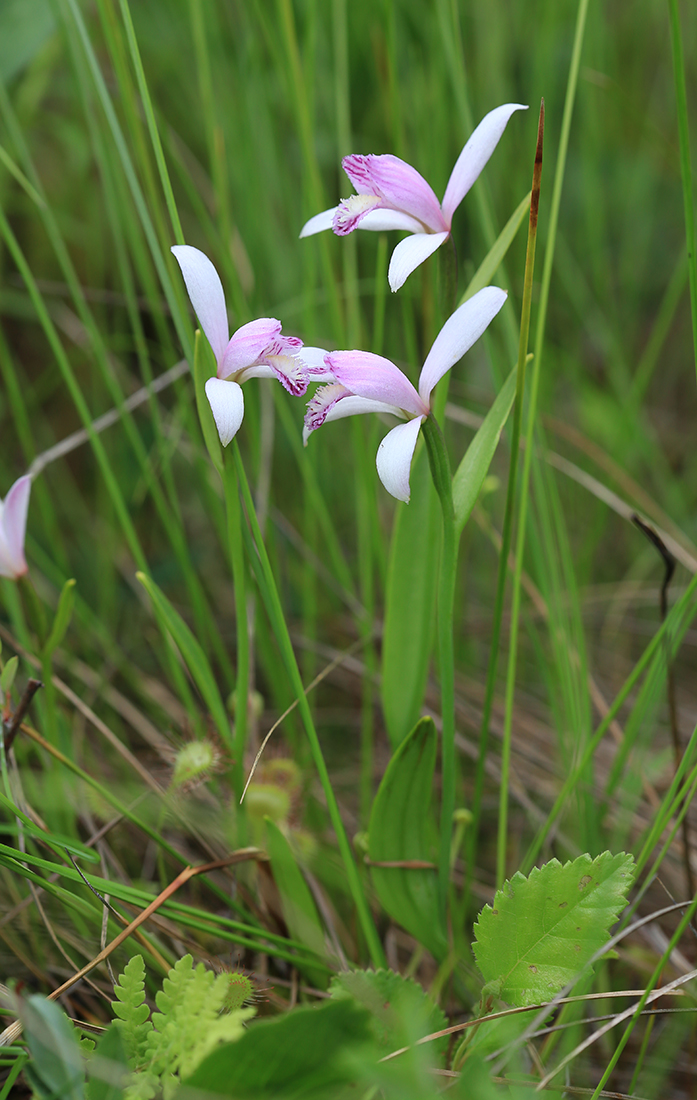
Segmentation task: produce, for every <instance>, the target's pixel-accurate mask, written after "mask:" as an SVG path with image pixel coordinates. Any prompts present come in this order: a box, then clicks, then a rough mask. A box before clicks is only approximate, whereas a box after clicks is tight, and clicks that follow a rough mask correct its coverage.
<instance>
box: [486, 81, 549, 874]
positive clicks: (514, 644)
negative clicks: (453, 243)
mask: <svg viewBox="0 0 697 1100" xmlns="http://www.w3.org/2000/svg"><path fill="white" fill-rule="evenodd" d="M544 128H545V105H544V100H543V101H542V103H541V105H540V121H539V126H538V130H537V149H536V151H535V167H534V169H533V174H532V197H531V199H530V226H529V229H528V247H527V253H526V256H525V282H524V285H523V307H522V310H521V315H520V344H519V347H518V380H519V392H517V393H516V407H515V429H514V435H515V439H514V441H512V443H511V447H512V449H513V451H512V455H511V458H513V454H515V455H516V456H517V453H518V446H519V438H520V424H521V419H522V412H523V408H522V404H523V402H522V397H523V386H524V384H525V363H526V361H527V354H528V336H529V333H530V307H531V304H532V276H533V271H534V270H535V244H536V242H537V215H538V209H539V205H540V184H541V181H542V147H543V139H544ZM538 381H539V371H535V386H534V387H533V395H532V397H531V400H530V407H529V409H528V420H527V429H526V442H527V448H526V454H525V464H524V469H523V476H522V478H521V499H520V511H519V516H518V532H517V538H516V560H515V568H514V573H513V595H512V607H511V636H510V643H509V649H508V668H507V672H506V713H505V718H504V725H503V745H502V749H501V789H500V795H499V828H498V840H497V849H496V885H497V887H499V888H500V887H501V886H502V885H503V881H504V879H505V877H506V846H507V841H508V784H509V777H510V771H511V742H512V737H513V697H514V693H515V676H516V665H517V656H518V625H519V622H520V595H521V575H522V568H523V550H524V546H525V525H526V519H527V501H528V492H527V490H528V484H529V478H530V460H531V457H532V451H533V446H532V433H533V427H534V421H535V409H536V405H537V384H538ZM517 389H518V387H517ZM511 481H512V482H513V486H512V494H511V516H512V514H513V506H514V500H515V498H514V494H515V473H514V472H513V476H512V478H511ZM509 488H510V486H509ZM507 558H508V547H506V550H505V555H504V553H503V549H502V553H501V559H502V561H503V562H504V564H505V563H506V561H507ZM504 577H505V573H504Z"/></svg>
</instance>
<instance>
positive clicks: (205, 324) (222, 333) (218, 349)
mask: <svg viewBox="0 0 697 1100" xmlns="http://www.w3.org/2000/svg"><path fill="white" fill-rule="evenodd" d="M170 251H171V252H173V253H174V256H175V258H176V261H177V263H178V264H179V266H180V268H181V272H182V275H183V276H184V282H185V283H186V289H187V292H188V295H189V298H190V300H191V304H192V306H193V307H194V310H195V312H196V316H197V317H198V320H199V324H200V326H201V328H202V329H203V331H204V333H205V334H206V338H207V340H208V343H209V344H210V345H211V347H212V348H213V353H214V355H215V358H216V362H217V363H218V366H220V361H221V360H222V358H223V355H224V353H225V348H226V346H227V342H228V340H229V338H230V329H229V327H228V321H227V310H226V309H225V295H224V293H223V284H222V283H221V281H220V276H219V275H218V272H217V271H216V270H215V268H214V267H213V264H212V263H211V261H210V260H209V259H208V257H207V256H205V255H204V254H203V252H200V251H199V249H198V248H192V247H191V245H188V244H175V245H173V247H172V248H171V250H170Z"/></svg>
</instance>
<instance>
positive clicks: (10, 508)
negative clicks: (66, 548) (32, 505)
mask: <svg viewBox="0 0 697 1100" xmlns="http://www.w3.org/2000/svg"><path fill="white" fill-rule="evenodd" d="M30 491H31V478H30V477H29V475H28V474H25V476H24V477H20V478H18V480H17V481H15V483H14V485H13V486H12V488H11V489H10V491H9V492H8V494H7V496H6V497H5V500H4V501H3V502H1V503H0V576H2V577H12V579H13V580H16V579H17V578H18V577H21V576H23V574H24V573H26V571H27V562H26V558H25V557H24V536H25V533H26V529H27V510H28V508H29V493H30Z"/></svg>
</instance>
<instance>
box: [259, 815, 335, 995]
mask: <svg viewBox="0 0 697 1100" xmlns="http://www.w3.org/2000/svg"><path fill="white" fill-rule="evenodd" d="M264 820H265V822H266V847H267V849H268V853H269V856H270V857H271V869H272V871H273V877H274V879H275V880H276V885H277V887H278V892H279V894H280V895H281V908H282V909H283V916H284V918H285V922H286V924H287V925H288V931H289V932H290V934H291V936H293V938H294V939H296V940H300V942H301V943H304V944H305V945H306V946H307V947H309V948H310V950H311V951H314V952H315V954H316V955H318V956H319V957H320V958H321V959H323V958H324V957H325V956H326V948H325V942H324V930H323V928H322V923H321V921H320V919H319V916H318V913H317V907H316V905H315V902H314V899H313V897H312V894H311V893H310V889H309V887H308V885H307V883H306V882H305V879H304V878H303V875H302V871H301V870H300V868H299V867H298V864H297V862H296V859H295V856H294V855H293V850H292V848H291V846H290V844H289V843H288V841H287V839H286V837H285V836H284V835H283V833H282V832H281V830H280V829H279V828H278V826H277V825H276V823H275V822H274V821H272V820H271V818H270V817H266V818H265V819H264ZM298 966H300V967H301V968H302V969H304V970H305V971H306V972H307V974H308V977H309V978H310V980H311V981H312V982H313V983H315V984H317V983H318V984H319V987H320V988H321V989H324V988H325V987H326V985H327V974H326V973H325V972H324V971H322V970H318V969H317V968H316V967H315V968H313V967H311V966H309V965H307V964H306V963H305V961H304V960H303V961H302V962H301V961H300V960H298Z"/></svg>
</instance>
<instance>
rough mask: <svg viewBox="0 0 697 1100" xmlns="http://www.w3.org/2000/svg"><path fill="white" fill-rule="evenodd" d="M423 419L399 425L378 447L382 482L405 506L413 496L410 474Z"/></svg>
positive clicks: (417, 418)
mask: <svg viewBox="0 0 697 1100" xmlns="http://www.w3.org/2000/svg"><path fill="white" fill-rule="evenodd" d="M422 419H423V417H420V416H417V417H415V418H414V419H413V420H408V421H407V423H406V424H398V425H397V427H396V428H393V429H392V431H391V432H388V433H387V435H386V436H385V438H384V439H383V441H382V443H381V444H380V446H379V447H378V454H377V459H376V465H377V468H378V476H379V478H380V481H381V482H382V484H383V485H384V486H385V488H386V489H387V492H388V493H391V494H392V496H393V497H396V498H397V500H403V501H404V503H405V504H408V503H409V497H410V496H411V489H410V487H409V474H410V472H411V460H412V458H413V457H414V448H415V447H416V440H417V439H418V437H419V428H420V427H421V421H422Z"/></svg>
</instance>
